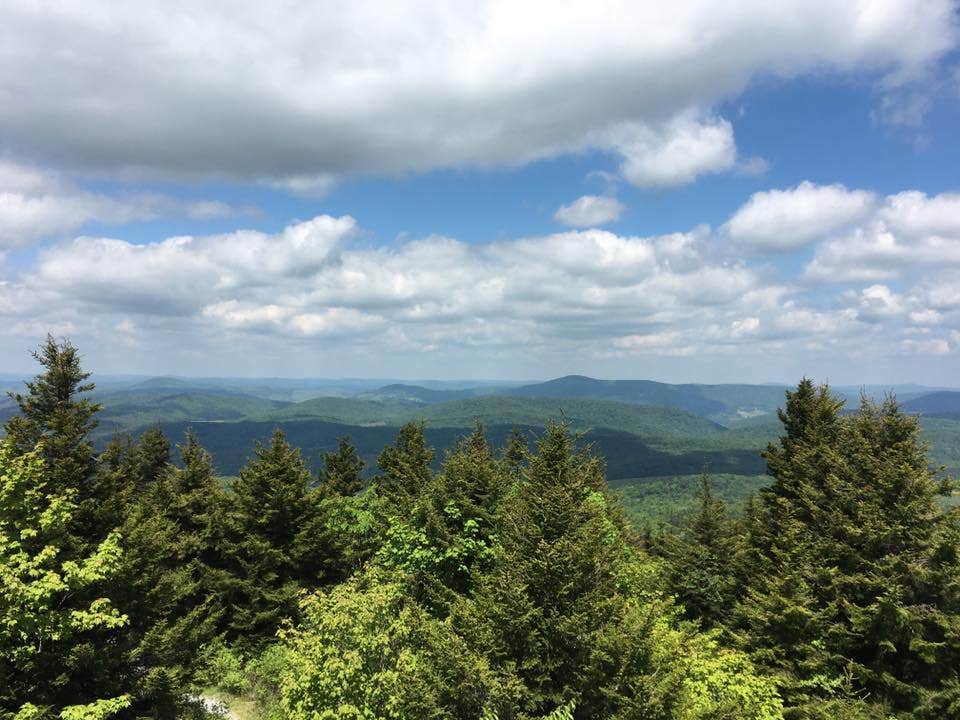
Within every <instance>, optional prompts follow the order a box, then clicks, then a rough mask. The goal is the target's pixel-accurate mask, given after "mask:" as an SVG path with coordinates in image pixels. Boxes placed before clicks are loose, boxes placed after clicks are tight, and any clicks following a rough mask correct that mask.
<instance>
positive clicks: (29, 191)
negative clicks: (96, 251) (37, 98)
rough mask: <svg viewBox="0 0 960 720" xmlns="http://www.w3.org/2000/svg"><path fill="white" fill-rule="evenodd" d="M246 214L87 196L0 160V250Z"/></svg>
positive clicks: (131, 196) (149, 198) (156, 199)
mask: <svg viewBox="0 0 960 720" xmlns="http://www.w3.org/2000/svg"><path fill="white" fill-rule="evenodd" d="M248 212H249V209H241V210H238V209H236V208H233V207H231V206H230V205H228V204H226V203H224V202H220V201H212V200H200V201H183V200H176V199H174V198H171V197H168V196H166V195H162V194H158V193H144V192H140V193H131V192H127V193H122V194H118V195H107V194H104V193H95V192H89V191H86V190H83V189H81V188H80V187H78V186H77V185H76V184H75V183H74V182H73V181H71V180H70V179H69V178H66V177H64V176H63V175H61V174H59V173H54V172H45V171H43V170H40V169H39V168H36V167H32V166H28V165H22V164H18V163H13V162H10V161H3V160H0V250H2V249H4V248H15V247H20V246H24V245H29V244H31V243H34V242H36V241H38V240H42V239H45V238H48V237H55V236H62V235H66V234H68V233H71V232H74V231H76V230H78V229H80V228H82V227H83V226H84V225H86V224H87V223H90V222H99V223H104V224H108V225H123V224H125V223H129V222H134V221H138V220H154V219H156V218H158V217H162V216H171V215H173V216H177V215H179V216H184V217H188V218H191V219H193V220H211V219H215V218H223V217H229V216H231V215H236V214H240V213H244V214H246V213H248Z"/></svg>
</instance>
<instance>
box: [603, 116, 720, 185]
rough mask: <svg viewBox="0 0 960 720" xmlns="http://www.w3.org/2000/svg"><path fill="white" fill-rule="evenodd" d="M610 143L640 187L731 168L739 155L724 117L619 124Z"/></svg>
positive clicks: (673, 182)
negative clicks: (660, 124) (654, 124)
mask: <svg viewBox="0 0 960 720" xmlns="http://www.w3.org/2000/svg"><path fill="white" fill-rule="evenodd" d="M609 143H610V146H611V147H612V148H613V149H614V150H615V151H616V152H617V153H618V154H619V155H621V156H622V157H623V162H622V163H621V165H620V172H621V174H622V175H623V177H624V178H625V179H626V180H627V181H629V182H630V183H632V184H634V185H636V186H638V187H669V186H672V185H683V184H686V183H689V182H692V181H693V180H695V179H696V178H698V177H699V176H701V175H706V174H709V173H718V172H723V171H725V170H730V169H731V168H733V167H734V164H735V163H736V159H737V149H736V143H735V142H734V139H733V126H732V125H731V124H730V123H729V122H727V121H726V120H723V119H711V120H707V121H698V120H695V119H694V118H692V117H690V116H688V115H682V116H680V117H678V118H676V119H674V120H673V121H672V122H670V123H667V124H666V125H665V126H663V127H662V128H658V129H652V128H650V127H648V126H646V125H637V124H629V125H627V126H625V127H618V128H615V129H614V130H613V131H612V132H611V133H610V140H609Z"/></svg>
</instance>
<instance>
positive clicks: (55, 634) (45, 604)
mask: <svg viewBox="0 0 960 720" xmlns="http://www.w3.org/2000/svg"><path fill="white" fill-rule="evenodd" d="M16 450H17V449H16V447H15V445H14V443H13V442H12V441H11V440H8V441H6V442H4V443H3V444H0V712H6V713H15V714H16V716H17V717H24V718H25V717H37V718H40V717H46V716H47V715H48V714H50V713H51V712H56V710H53V708H56V707H59V708H61V710H60V713H61V717H65V718H80V717H84V718H86V717H90V718H94V717H106V716H107V715H108V714H110V713H111V712H113V711H115V710H118V709H121V708H123V707H125V706H126V705H127V704H129V698H128V697H125V696H122V697H118V698H113V699H104V698H97V697H95V696H94V697H91V692H92V690H91V689H87V690H86V691H84V690H82V689H81V688H82V684H81V683H78V682H77V681H78V680H80V678H78V677H67V678H63V677H62V673H63V671H64V670H65V669H66V668H67V667H69V656H70V655H71V654H72V652H73V650H74V649H75V648H76V647H77V646H78V645H79V644H80V643H82V642H83V641H84V640H86V639H88V638H89V637H90V636H91V635H92V634H93V633H94V632H95V631H96V630H98V629H102V628H117V627H121V626H123V625H125V624H126V623H127V616H126V615H123V614H121V613H120V611H119V610H118V609H117V608H116V607H115V606H114V605H113V603H112V602H111V600H110V598H109V597H108V596H107V595H106V594H104V593H105V591H107V590H108V589H109V584H108V581H109V579H110V578H111V577H112V576H114V575H115V574H116V573H117V570H118V568H119V566H120V562H121V548H120V537H119V535H117V534H115V533H114V534H111V535H109V536H107V537H106V538H105V539H104V540H103V541H102V542H101V543H100V544H99V545H98V546H97V547H96V548H95V549H94V550H93V551H92V552H91V553H90V554H89V555H85V556H80V557H71V556H70V555H69V554H67V553H65V552H64V549H65V548H64V545H65V543H68V542H69V539H68V538H67V536H66V533H65V531H64V528H66V527H67V526H69V524H70V521H71V519H72V518H73V516H74V514H75V513H76V512H77V504H76V500H75V498H76V492H75V491H74V490H72V489H59V488H58V487H57V484H56V482H55V480H54V478H53V477H52V476H51V473H50V471H49V466H48V462H47V459H46V457H45V455H44V452H43V446H42V445H38V446H37V448H36V449H35V450H33V451H30V452H27V453H23V454H17V452H16ZM71 669H72V670H73V671H74V672H77V671H78V669H79V668H71ZM77 701H80V702H79V703H78V702H77Z"/></svg>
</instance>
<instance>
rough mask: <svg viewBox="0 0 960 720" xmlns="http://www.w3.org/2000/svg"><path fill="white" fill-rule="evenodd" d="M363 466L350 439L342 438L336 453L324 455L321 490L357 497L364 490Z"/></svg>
mask: <svg viewBox="0 0 960 720" xmlns="http://www.w3.org/2000/svg"><path fill="white" fill-rule="evenodd" d="M363 464H364V463H363V460H361V459H360V455H359V454H358V453H357V448H355V447H354V446H353V445H352V444H351V443H350V439H349V438H346V437H341V438H340V440H339V445H338V447H337V450H336V452H325V453H323V467H322V468H321V469H320V473H319V475H320V478H319V479H320V488H321V489H323V491H324V492H325V493H327V494H332V495H344V496H346V495H356V494H357V493H358V492H360V491H361V490H362V489H363V477H362V473H363Z"/></svg>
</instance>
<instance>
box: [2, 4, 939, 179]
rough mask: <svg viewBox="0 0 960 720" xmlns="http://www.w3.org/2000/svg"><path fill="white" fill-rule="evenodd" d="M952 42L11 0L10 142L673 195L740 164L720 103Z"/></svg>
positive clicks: (339, 10)
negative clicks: (551, 175)
mask: <svg viewBox="0 0 960 720" xmlns="http://www.w3.org/2000/svg"><path fill="white" fill-rule="evenodd" d="M955 35H956V33H955V28H954V26H953V5H952V3H951V2H950V1H949V0H925V1H924V2H920V3H918V2H915V1H914V0H883V1H876V2H857V3H837V2H834V1H833V0H813V1H811V0H802V1H801V0H790V1H789V2H778V3H770V2H767V1H765V0H739V1H738V2H737V3H735V7H734V6H730V5H729V4H722V5H721V4H716V3H705V2H702V1H701V0H680V1H679V2H672V3H669V4H661V3H638V2H619V1H611V2H606V3H600V4H599V5H598V4H597V3H596V2H572V3H560V4H557V3H554V2H549V3H548V2H539V1H538V2H524V3H516V2H510V1H508V0H487V1H485V2H477V3H472V4H469V5H464V4H462V3H458V4H456V5H455V6H453V5H451V4H450V3H445V2H439V1H431V0H427V1H426V2H417V3H391V4H388V5H384V3H374V2H362V1H361V2H352V3H349V4H343V3H330V2H290V3H284V4H281V5H276V4H273V3H253V4H251V3H244V4H242V6H237V5H235V4H230V5H225V4H222V3H209V2H205V3H199V2H189V1H186V0H184V1H180V2H174V3H163V4H157V3H154V2H145V1H137V0H132V1H131V2H125V3H120V4H118V3H115V2H108V1H107V0H89V1H88V2H83V3H57V4H55V5H48V4H44V5H38V4H37V3H34V2H31V1H30V0H11V1H10V2H7V3H4V7H3V9H2V10H0V138H2V139H3V140H2V143H3V145H4V146H5V147H4V148H0V149H6V150H7V151H8V152H13V153H18V154H20V155H23V156H25V157H29V158H32V159H38V160H41V161H43V162H45V163H49V164H52V165H54V166H58V167H66V168H69V169H72V170H83V171H106V172H110V173H113V174H117V173H122V174H126V175H130V174H133V175H144V174H146V175H148V176H151V177H156V176H171V175H172V176H184V175H191V176H198V175H199V176H204V177H207V176H221V177H230V178H240V179H256V180H258V181H267V182H273V183H277V184H279V185H281V186H287V187H293V188H297V187H300V188H301V189H302V190H304V191H307V192H314V193H315V192H317V191H318V190H317V189H318V188H322V187H324V186H326V185H327V184H329V182H330V180H331V177H333V176H337V175H349V174H354V173H362V172H376V173H384V172H386V173H392V172H397V171H423V170H429V169H434V168H446V167H456V166H488V165H500V166H503V165H506V166H512V165H517V164H523V163H526V162H530V161H532V160H536V159H538V158H545V157H552V156H556V155H559V154H563V153H569V152H577V151H581V150H584V149H590V148H593V149H598V150H601V151H605V152H609V153H611V154H612V155H613V156H614V157H616V158H617V159H618V160H619V162H620V165H621V170H622V173H623V175H624V177H625V178H626V179H627V180H629V181H630V182H632V183H634V184H636V185H639V186H665V185H675V184H679V183H684V182H688V181H690V180H692V179H694V178H696V177H698V176H699V175H702V174H705V173H716V172H722V171H724V170H728V169H730V168H731V167H733V166H734V163H735V162H736V157H737V154H736V146H735V142H734V137H733V130H732V127H731V125H730V123H729V122H728V120H726V119H724V118H722V117H718V116H716V115H715V114H714V112H713V108H714V107H715V106H716V104H717V103H718V102H719V101H721V100H723V99H725V98H729V97H731V96H733V95H735V94H737V93H739V92H740V91H741V90H742V89H743V88H744V87H745V86H746V85H747V84H749V83H750V82H751V81H753V80H756V79H758V78H764V77H769V76H771V75H773V76H776V77H781V78H790V77H794V76H797V75H800V74H803V73H808V72H813V71H816V72H823V71H828V72H836V73H848V72H854V71H856V72H866V73H870V74H872V75H873V76H874V77H876V78H878V79H880V80H882V83H883V87H884V88H885V89H886V91H888V93H893V94H896V92H897V90H898V88H907V87H909V86H910V83H911V81H912V80H915V79H916V78H917V77H918V76H920V75H922V74H923V72H924V71H925V70H926V69H927V68H928V66H929V65H930V64H931V63H932V62H934V61H936V59H937V58H938V57H940V56H941V55H942V54H943V53H945V52H947V51H948V50H949V49H950V48H951V47H952V46H953V44H954V43H955V41H956V37H955ZM894 109H895V108H894ZM891 112H892V110H891Z"/></svg>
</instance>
